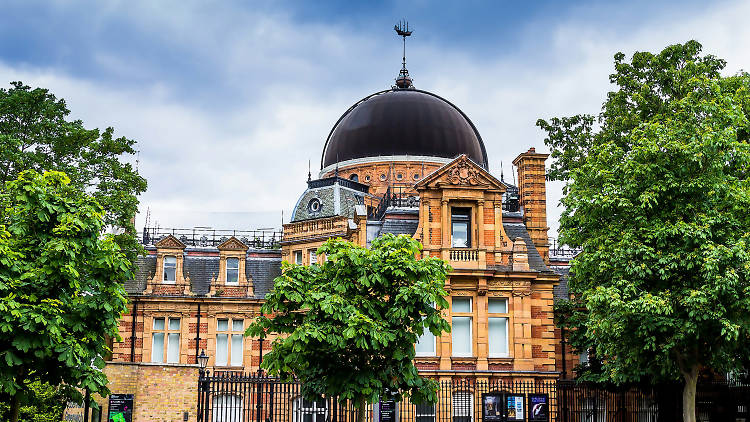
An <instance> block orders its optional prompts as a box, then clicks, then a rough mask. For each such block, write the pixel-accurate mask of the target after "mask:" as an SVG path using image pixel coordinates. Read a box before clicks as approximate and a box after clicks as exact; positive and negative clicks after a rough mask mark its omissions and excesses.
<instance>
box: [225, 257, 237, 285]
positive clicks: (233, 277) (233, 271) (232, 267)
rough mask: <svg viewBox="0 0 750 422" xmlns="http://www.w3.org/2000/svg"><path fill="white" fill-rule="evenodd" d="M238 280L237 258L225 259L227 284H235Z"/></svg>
mask: <svg viewBox="0 0 750 422" xmlns="http://www.w3.org/2000/svg"><path fill="white" fill-rule="evenodd" d="M239 279H240V260H239V258H227V283H237V282H239Z"/></svg>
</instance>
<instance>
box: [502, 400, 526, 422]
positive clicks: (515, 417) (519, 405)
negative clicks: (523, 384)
mask: <svg viewBox="0 0 750 422" xmlns="http://www.w3.org/2000/svg"><path fill="white" fill-rule="evenodd" d="M505 401H506V412H507V415H508V419H507V420H509V421H523V420H525V418H524V408H523V406H524V402H525V401H526V400H525V397H524V396H522V395H518V394H508V395H507V396H505Z"/></svg>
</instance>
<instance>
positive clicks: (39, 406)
mask: <svg viewBox="0 0 750 422" xmlns="http://www.w3.org/2000/svg"><path fill="white" fill-rule="evenodd" d="M64 390H65V389H64V388H61V387H58V386H52V385H49V384H45V383H42V382H39V381H35V382H33V383H31V384H29V389H28V399H27V400H26V404H25V405H24V406H21V408H20V409H19V412H18V421H19V422H59V421H61V420H63V419H62V418H63V412H64V411H65V407H66V405H67V403H68V397H67V396H66V394H65V391H64ZM10 407H11V404H10V403H9V402H8V401H1V402H0V420H3V421H7V420H10V419H11V417H10V411H11V409H10Z"/></svg>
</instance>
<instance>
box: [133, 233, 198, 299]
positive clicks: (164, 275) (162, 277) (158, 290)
mask: <svg viewBox="0 0 750 422" xmlns="http://www.w3.org/2000/svg"><path fill="white" fill-rule="evenodd" d="M154 246H155V247H156V271H155V272H154V277H153V278H152V279H151V280H150V282H149V283H148V285H147V287H146V291H145V292H144V293H146V294H164V295H188V294H190V283H189V280H187V279H186V278H185V276H184V271H183V268H184V262H185V259H184V255H185V254H184V252H185V248H186V245H185V244H184V243H182V242H181V241H180V240H179V239H177V238H176V237H174V236H173V235H171V234H170V235H167V236H165V237H164V238H162V239H161V240H159V241H158V242H156V244H154Z"/></svg>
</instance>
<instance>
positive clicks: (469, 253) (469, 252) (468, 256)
mask: <svg viewBox="0 0 750 422" xmlns="http://www.w3.org/2000/svg"><path fill="white" fill-rule="evenodd" d="M448 256H449V257H450V260H451V261H458V262H475V261H478V260H479V251H478V250H476V249H464V248H456V249H451V250H450V253H449V255H448Z"/></svg>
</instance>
